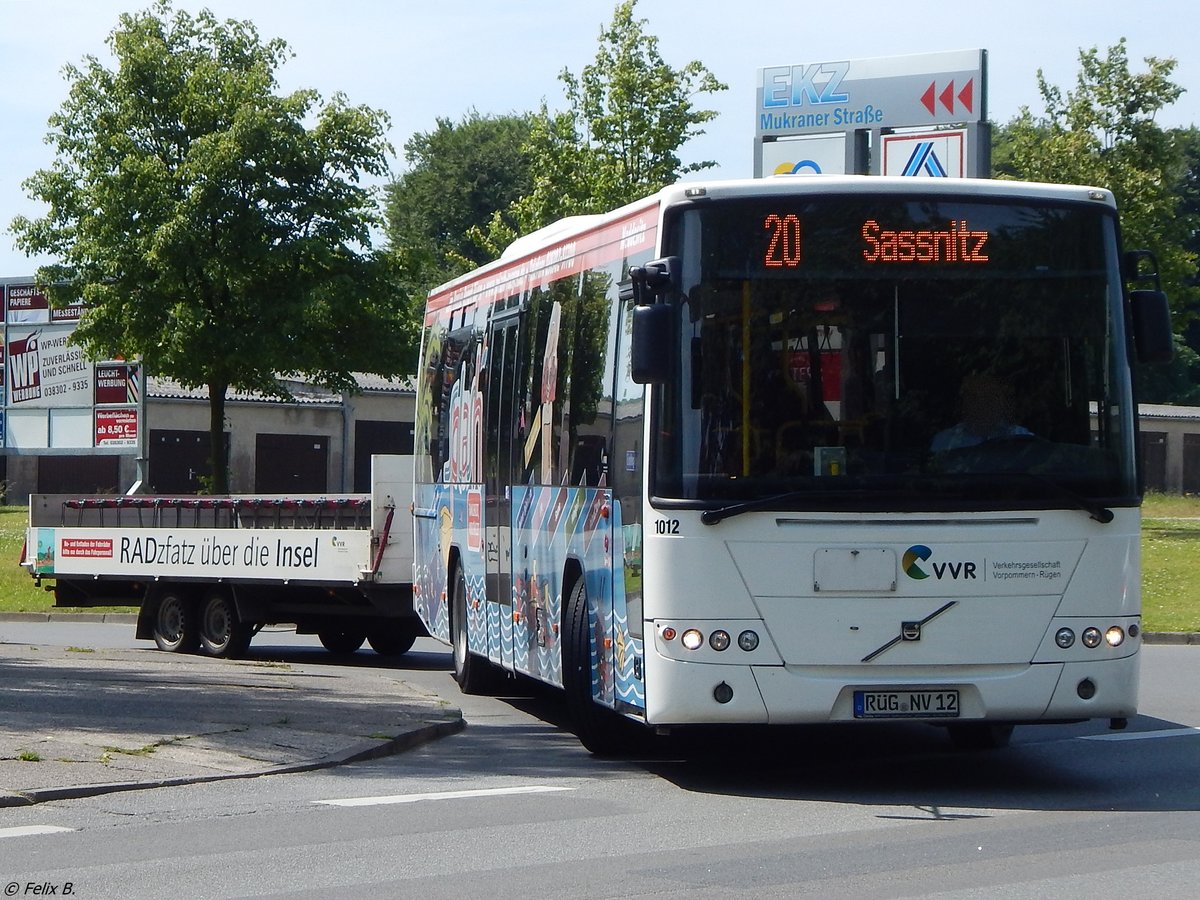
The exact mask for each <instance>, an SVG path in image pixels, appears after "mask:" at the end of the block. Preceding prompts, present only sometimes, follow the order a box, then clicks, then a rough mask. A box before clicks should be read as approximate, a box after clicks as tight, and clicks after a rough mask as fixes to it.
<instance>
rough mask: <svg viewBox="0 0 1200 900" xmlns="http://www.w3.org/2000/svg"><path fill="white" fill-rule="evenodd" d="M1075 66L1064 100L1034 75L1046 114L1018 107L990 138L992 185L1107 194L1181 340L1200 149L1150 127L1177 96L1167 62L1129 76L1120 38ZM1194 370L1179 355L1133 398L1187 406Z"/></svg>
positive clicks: (1192, 301) (1182, 136) (1190, 360)
mask: <svg viewBox="0 0 1200 900" xmlns="http://www.w3.org/2000/svg"><path fill="white" fill-rule="evenodd" d="M1079 60H1080V71H1079V75H1078V79H1077V82H1076V86H1075V90H1073V91H1069V92H1067V93H1066V94H1065V95H1064V94H1063V92H1062V91H1061V90H1060V89H1059V88H1057V87H1055V86H1053V85H1050V84H1048V83H1047V82H1046V80H1045V78H1044V77H1043V75H1042V73H1041V72H1040V71H1039V72H1038V89H1039V91H1040V93H1041V96H1042V100H1043V102H1044V103H1045V107H1046V111H1045V114H1044V115H1043V116H1034V114H1033V113H1032V112H1030V110H1029V108H1028V107H1024V108H1022V110H1021V112H1020V114H1019V115H1018V116H1017V117H1016V118H1014V119H1013V120H1012V121H1011V122H1009V123H1008V125H1007V126H1005V127H1004V128H1002V129H1000V130H999V131H998V133H997V140H996V147H995V152H994V154H993V158H994V163H995V165H994V168H995V169H996V172H997V175H998V177H1016V178H1023V179H1027V180H1031V181H1049V182H1059V183H1075V184H1092V185H1098V186H1101V187H1107V188H1109V189H1110V190H1112V192H1113V195H1114V196H1115V197H1116V200H1117V204H1118V206H1119V207H1120V210H1121V223H1122V231H1123V240H1124V243H1125V246H1126V247H1128V248H1147V249H1150V250H1152V251H1153V252H1154V253H1155V255H1156V256H1157V258H1158V261H1159V271H1160V273H1161V274H1162V281H1163V288H1164V290H1166V291H1167V294H1168V296H1169V297H1170V299H1171V305H1172V308H1173V310H1174V313H1175V325H1176V330H1177V332H1179V333H1180V334H1183V333H1184V332H1185V330H1186V329H1187V327H1188V324H1189V321H1190V319H1191V317H1192V316H1193V309H1194V308H1195V307H1196V302H1197V300H1200V290H1198V289H1197V285H1196V281H1195V273H1196V260H1197V254H1196V251H1197V249H1200V248H1198V247H1197V237H1196V235H1197V223H1198V222H1200V217H1198V215H1197V214H1198V213H1200V206H1198V204H1197V199H1198V197H1200V190H1198V189H1197V182H1196V179H1197V173H1196V163H1197V160H1198V159H1200V146H1198V145H1197V138H1196V136H1195V134H1194V131H1195V130H1194V129H1192V130H1191V132H1186V131H1168V130H1164V129H1162V128H1160V127H1159V126H1158V125H1157V123H1156V122H1155V120H1154V117H1155V114H1156V113H1158V112H1159V111H1160V110H1162V109H1163V108H1165V107H1167V106H1169V105H1170V104H1171V103H1173V102H1174V101H1175V100H1176V99H1178V98H1179V96H1180V94H1181V93H1182V92H1183V88H1181V87H1180V86H1179V85H1177V84H1175V83H1174V82H1173V81H1172V80H1171V74H1172V72H1173V71H1174V70H1175V66H1176V63H1175V60H1173V59H1157V58H1155V57H1147V58H1146V59H1145V60H1144V62H1145V64H1146V66H1147V69H1146V71H1144V72H1140V73H1134V72H1132V71H1131V70H1130V67H1129V60H1128V56H1127V53H1126V48H1125V41H1124V39H1122V40H1121V41H1119V42H1118V43H1117V44H1115V45H1114V46H1112V47H1109V48H1108V51H1107V54H1106V55H1104V56H1101V55H1100V53H1099V52H1098V51H1097V50H1096V49H1095V48H1092V49H1091V50H1085V51H1081V52H1080V55H1079ZM1196 371H1197V359H1196V355H1195V353H1182V354H1180V356H1179V357H1178V359H1177V360H1176V362H1175V364H1174V366H1173V368H1171V369H1165V370H1162V371H1159V372H1147V373H1145V377H1144V378H1143V397H1142V399H1144V400H1160V401H1161V400H1168V399H1172V400H1176V401H1178V402H1194V401H1195V399H1196V397H1195V392H1194V390H1192V388H1194V383H1195V379H1194V375H1195V373H1196ZM1180 391H1183V393H1182V394H1180V393H1179V392H1180Z"/></svg>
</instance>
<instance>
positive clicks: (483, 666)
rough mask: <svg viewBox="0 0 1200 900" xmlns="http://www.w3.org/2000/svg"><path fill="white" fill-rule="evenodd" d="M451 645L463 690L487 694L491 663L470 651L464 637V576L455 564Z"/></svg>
mask: <svg viewBox="0 0 1200 900" xmlns="http://www.w3.org/2000/svg"><path fill="white" fill-rule="evenodd" d="M450 645H451V647H452V649H453V651H454V680H455V681H457V682H458V687H459V690H461V691H462V692H463V693H464V694H487V693H490V692H491V686H492V684H493V681H494V673H493V670H492V664H491V663H489V662H488V661H487V660H486V659H485V658H484V657H482V656H477V655H475V654H474V653H472V652H471V647H470V643H469V641H468V638H467V579H466V576H465V575H463V570H462V566H461V565H459V566H456V567H455V575H454V597H453V606H452V607H451V612H450Z"/></svg>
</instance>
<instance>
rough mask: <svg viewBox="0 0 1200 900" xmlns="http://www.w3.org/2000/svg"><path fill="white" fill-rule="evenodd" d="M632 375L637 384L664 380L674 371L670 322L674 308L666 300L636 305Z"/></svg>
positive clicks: (631, 359)
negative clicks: (647, 304) (652, 304)
mask: <svg viewBox="0 0 1200 900" xmlns="http://www.w3.org/2000/svg"><path fill="white" fill-rule="evenodd" d="M632 316H633V323H632V325H633V337H632V344H631V345H630V353H629V356H630V369H631V371H630V375H631V377H632V378H633V380H634V382H635V383H637V384H661V383H662V382H664V381H666V380H667V377H668V376H669V375H670V372H671V343H672V336H671V330H672V329H671V324H672V322H673V321H674V319H675V308H674V307H672V306H668V305H667V304H665V303H656V304H654V306H635V307H634V308H633V311H632Z"/></svg>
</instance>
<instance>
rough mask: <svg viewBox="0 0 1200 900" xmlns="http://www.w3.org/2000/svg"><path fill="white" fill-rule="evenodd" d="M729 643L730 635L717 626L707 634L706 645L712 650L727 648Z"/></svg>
mask: <svg viewBox="0 0 1200 900" xmlns="http://www.w3.org/2000/svg"><path fill="white" fill-rule="evenodd" d="M729 643H730V637H729V632H728V631H723V630H721V629H719V628H718V629H717V630H716V631H714V632H713V633H712V634H710V635H709V636H708V646H710V647H712V648H713V649H714V650H718V651H719V650H728V649H729Z"/></svg>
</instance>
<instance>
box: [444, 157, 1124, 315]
mask: <svg viewBox="0 0 1200 900" xmlns="http://www.w3.org/2000/svg"><path fill="white" fill-rule="evenodd" d="M808 194H883V195H889V194H894V195H904V194H919V195H921V196H925V197H933V198H936V197H944V198H947V199H949V198H959V199H962V198H968V197H978V198H992V199H1001V198H1008V199H1026V200H1030V201H1035V202H1056V203H1060V202H1090V203H1103V204H1105V205H1107V206H1108V207H1110V208H1112V209H1115V208H1116V204H1115V201H1114V199H1113V196H1112V192H1111V191H1108V190H1106V189H1104V188H1098V187H1089V186H1086V185H1064V184H1045V183H1039V182H1028V181H1008V180H1001V179H990V178H969V179H968V178H912V177H901V176H881V175H773V176H770V177H767V178H746V179H739V180H729V181H694V182H686V181H684V182H677V183H675V184H673V185H670V186H668V187H665V188H663V189H662V190H660V191H658V192H657V193H655V194H651V195H650V196H648V197H645V198H643V199H641V200H637V201H635V202H633V203H630V204H628V205H626V206H622V207H620V208H619V209H616V210H613V211H612V212H609V213H603V214H597V215H583V216H569V217H567V218H564V219H560V220H558V221H557V222H554V223H552V224H550V225H547V226H546V227H544V228H540V229H538V230H537V231H534V232H531V233H530V234H527V235H524V236H522V237H519V238H517V239H516V240H515V241H513V242H512V243H511V244H510V245H509V246H508V247H507V248H506V249H505V251H504V253H503V254H502V255H501V256H500V258H499V259H497V260H495V261H493V262H490V263H487V264H486V265H484V266H481V267H480V268H478V269H474V270H472V271H470V272H467V273H465V274H463V275H460V276H459V277H458V278H455V279H453V280H451V281H448V282H446V283H445V284H443V285H441V286H440V287H437V288H434V289H433V290H432V291H430V293H429V299H428V303H427V311H431V310H434V309H440V308H443V307H447V306H450V307H457V306H459V305H465V304H468V303H472V302H488V300H489V298H490V299H492V300H494V299H496V298H497V297H499V296H501V295H505V294H507V293H509V292H513V291H521V290H524V289H525V288H526V287H529V286H530V285H531V284H535V283H541V282H544V281H545V280H547V279H549V278H550V277H552V276H556V275H561V274H563V272H564V270H569V269H571V268H573V267H577V265H578V264H579V260H582V259H583V257H584V256H585V255H586V254H587V253H589V252H594V251H596V250H597V248H600V247H602V246H606V245H611V244H613V243H617V242H620V244H621V246H622V248H625V247H626V246H630V247H640V246H641V245H643V244H646V243H649V242H650V241H651V239H652V238H654V237H656V236H657V230H658V225H659V222H660V219H661V215H662V210H663V209H665V208H666V207H669V206H672V205H674V204H675V203H679V202H684V201H688V200H696V199H699V198H702V197H708V198H737V197H761V196H773V195H787V196H797V195H800V196H803V195H808ZM651 246H652V245H651ZM572 261H574V265H573V264H572Z"/></svg>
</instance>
